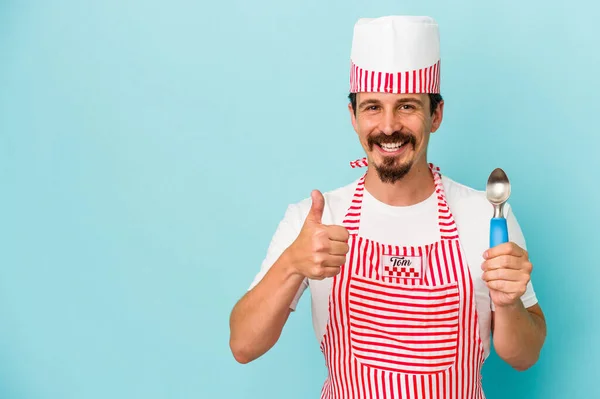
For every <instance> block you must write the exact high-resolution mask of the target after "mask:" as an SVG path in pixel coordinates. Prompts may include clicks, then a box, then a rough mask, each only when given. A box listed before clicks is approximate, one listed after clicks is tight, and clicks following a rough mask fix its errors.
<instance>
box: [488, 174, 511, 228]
mask: <svg viewBox="0 0 600 399" xmlns="http://www.w3.org/2000/svg"><path fill="white" fill-rule="evenodd" d="M485 194H486V197H487V199H488V201H489V202H490V203H491V204H492V205H494V217H504V212H503V210H504V209H503V208H504V204H505V203H506V201H507V200H508V197H510V182H509V181H508V176H506V173H504V171H503V170H502V169H500V168H496V169H494V170H493V172H492V173H491V174H490V177H489V178H488V181H487V186H486V190H485Z"/></svg>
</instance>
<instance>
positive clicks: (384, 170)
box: [373, 159, 412, 184]
mask: <svg viewBox="0 0 600 399" xmlns="http://www.w3.org/2000/svg"><path fill="white" fill-rule="evenodd" d="M386 161H387V160H386ZM391 161H392V162H390V163H388V162H382V163H379V162H377V163H375V164H374V165H373V166H374V168H375V171H377V175H378V176H379V179H380V180H381V181H382V182H383V183H391V184H392V183H395V182H397V181H400V180H402V179H403V178H404V177H405V176H406V175H407V174H408V172H410V170H411V168H412V162H404V163H399V162H395V161H396V160H395V159H393V160H391Z"/></svg>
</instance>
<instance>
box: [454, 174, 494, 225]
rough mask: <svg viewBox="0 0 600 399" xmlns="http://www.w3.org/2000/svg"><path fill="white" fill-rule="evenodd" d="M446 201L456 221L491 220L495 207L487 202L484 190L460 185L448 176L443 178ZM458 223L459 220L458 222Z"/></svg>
mask: <svg viewBox="0 0 600 399" xmlns="http://www.w3.org/2000/svg"><path fill="white" fill-rule="evenodd" d="M442 183H443V185H444V190H445V192H446V200H447V201H448V205H449V206H450V209H451V210H452V213H453V214H454V216H455V218H456V219H471V218H475V219H480V218H484V219H485V220H487V219H489V218H490V217H491V216H492V214H493V209H494V208H493V206H492V204H490V203H489V201H488V200H487V197H486V194H485V191H484V190H480V189H476V188H474V187H471V186H468V185H466V184H464V183H460V182H458V181H457V180H454V179H453V178H451V177H448V176H444V175H443V176H442ZM457 222H458V220H457Z"/></svg>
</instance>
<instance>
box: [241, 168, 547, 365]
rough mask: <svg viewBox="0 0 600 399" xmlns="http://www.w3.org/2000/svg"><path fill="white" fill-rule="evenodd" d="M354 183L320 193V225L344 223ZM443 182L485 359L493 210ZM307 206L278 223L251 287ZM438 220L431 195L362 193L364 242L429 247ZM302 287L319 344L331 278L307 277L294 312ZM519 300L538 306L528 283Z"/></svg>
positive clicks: (294, 207) (473, 193) (512, 233)
mask: <svg viewBox="0 0 600 399" xmlns="http://www.w3.org/2000/svg"><path fill="white" fill-rule="evenodd" d="M357 182H358V179H357V180H356V181H354V182H352V183H351V184H348V185H346V186H344V187H340V188H338V189H335V190H333V191H329V192H326V193H323V196H324V198H325V209H324V211H323V219H322V223H323V224H336V225H342V220H343V218H344V216H345V214H346V211H347V210H348V206H349V204H350V202H351V199H352V195H353V194H354V189H355V188H356V184H357ZM442 183H443V185H444V190H445V192H446V201H447V202H448V205H449V206H450V210H451V212H452V214H453V215H454V220H455V221H456V225H457V228H458V234H459V239H460V242H461V245H462V247H463V249H464V251H465V255H466V259H467V262H468V266H469V270H470V272H471V278H472V280H473V285H474V292H475V303H476V306H477V313H478V317H479V331H480V335H481V339H482V341H483V346H484V350H485V356H488V355H489V352H490V333H491V316H492V308H493V305H492V303H491V300H490V297H489V291H488V288H487V286H486V285H485V283H484V281H483V280H482V279H481V275H482V273H483V271H482V269H481V264H482V263H483V261H484V259H483V253H484V251H485V250H486V249H488V247H489V225H490V218H491V217H492V216H493V207H492V205H491V204H490V203H489V202H488V201H487V199H486V197H485V192H483V191H477V190H475V189H472V188H470V187H467V186H464V185H462V184H459V183H457V182H455V181H453V180H451V179H450V178H448V177H446V176H443V175H442ZM310 207H311V199H310V198H306V199H304V200H302V201H300V202H298V203H296V204H291V205H289V206H288V208H287V210H286V212H285V215H284V217H283V220H281V222H280V223H279V226H278V227H277V230H276V232H275V234H274V236H273V238H272V241H271V243H270V245H269V248H268V250H267V254H266V257H265V259H264V261H263V263H262V266H261V269H260V272H259V273H258V274H257V275H256V277H255V279H254V281H253V282H252V284H251V286H250V289H252V288H253V287H254V286H255V285H256V284H258V283H259V281H260V280H261V279H262V277H263V276H264V275H265V274H266V272H267V271H268V269H269V268H270V267H271V265H273V263H275V261H276V260H277V259H278V258H279V256H280V255H281V254H282V253H283V251H284V250H285V249H286V248H287V247H288V246H289V245H290V244H291V243H292V242H293V241H294V240H295V239H296V237H297V236H298V234H299V232H300V229H301V228H302V225H303V223H304V219H305V218H306V215H307V214H308V211H309V209H310ZM504 210H505V216H506V219H507V224H508V237H509V240H510V241H512V242H514V243H516V244H517V245H519V246H520V247H522V248H524V249H526V245H525V238H524V237H523V233H522V232H521V228H520V227H519V224H518V222H517V219H516V218H515V216H514V214H513V212H512V211H511V207H510V204H508V203H507V204H506V205H505V208H504ZM438 222H439V221H438V208H437V198H436V196H435V192H434V193H433V194H432V195H431V196H430V197H429V198H428V199H426V200H425V201H423V202H420V203H418V204H416V205H411V206H403V207H401V206H390V205H387V204H385V203H382V202H380V201H378V200H377V199H375V198H374V197H373V196H371V195H370V194H369V192H368V191H367V190H366V189H365V190H364V197H363V204H362V210H361V221H360V230H359V234H360V235H361V236H363V237H365V238H369V239H371V240H374V241H378V242H384V243H390V244H394V245H400V246H419V245H425V244H431V243H433V242H435V241H439V239H440V231H439V223H438ZM306 288H309V289H310V294H311V299H312V320H313V328H314V330H315V335H316V337H317V340H318V341H319V342H320V341H321V339H322V338H323V335H324V334H325V326H326V324H327V320H328V316H329V314H328V300H329V294H330V292H331V288H332V278H327V279H324V280H309V279H305V280H304V282H303V283H302V285H301V286H300V289H299V290H298V292H297V294H296V296H295V298H294V300H293V302H292V303H291V304H290V308H291V309H292V310H295V308H296V305H297V303H298V301H299V299H300V297H301V295H302V294H303V293H304V291H305V290H306ZM521 300H522V301H523V304H524V305H525V307H530V306H533V305H535V304H536V303H537V298H536V295H535V292H534V290H533V284H532V283H531V282H530V283H529V284H528V286H527V291H526V292H525V294H524V295H523V296H522V297H521Z"/></svg>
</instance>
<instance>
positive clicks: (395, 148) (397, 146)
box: [375, 141, 409, 155]
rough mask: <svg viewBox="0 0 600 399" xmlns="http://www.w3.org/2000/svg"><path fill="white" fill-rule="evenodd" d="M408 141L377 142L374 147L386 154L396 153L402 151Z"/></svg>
mask: <svg viewBox="0 0 600 399" xmlns="http://www.w3.org/2000/svg"><path fill="white" fill-rule="evenodd" d="M407 144H409V143H408V141H405V142H402V141H398V142H394V143H377V144H375V147H377V149H378V150H379V152H381V153H383V154H386V155H397V154H399V153H401V152H403V151H404V149H405V148H406V147H408V145H407Z"/></svg>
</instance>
